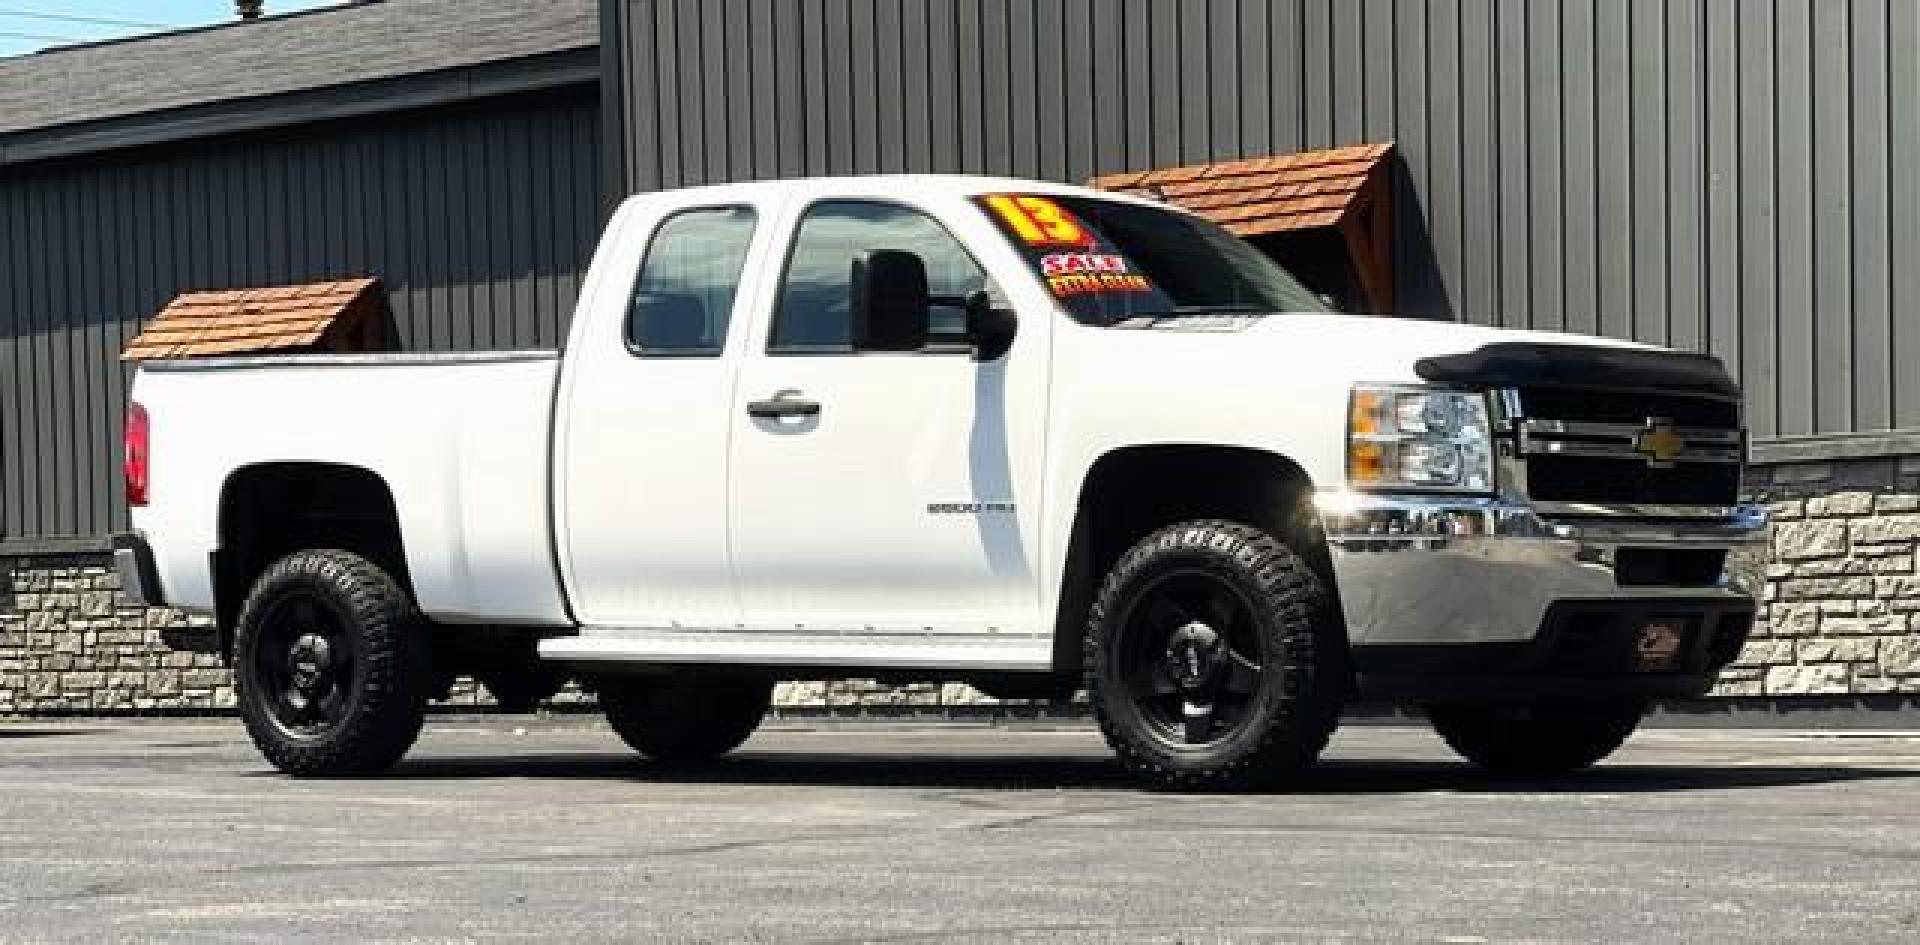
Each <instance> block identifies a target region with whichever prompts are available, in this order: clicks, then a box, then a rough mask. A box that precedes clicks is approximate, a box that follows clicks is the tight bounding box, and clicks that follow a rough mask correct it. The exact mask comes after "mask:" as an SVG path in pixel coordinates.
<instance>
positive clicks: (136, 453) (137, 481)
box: [125, 404, 153, 508]
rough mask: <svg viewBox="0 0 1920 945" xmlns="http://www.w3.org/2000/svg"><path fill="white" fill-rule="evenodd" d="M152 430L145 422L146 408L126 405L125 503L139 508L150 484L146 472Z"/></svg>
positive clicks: (147, 470)
mask: <svg viewBox="0 0 1920 945" xmlns="http://www.w3.org/2000/svg"><path fill="white" fill-rule="evenodd" d="M152 438H153V437H152V430H151V428H150V427H149V426H148V423H147V408H145V407H142V406H140V405H139V404H128V405H127V436H126V441H125V442H126V458H125V469H126V473H127V505H129V506H131V507H134V508H140V507H142V506H144V505H146V504H147V488H148V486H149V485H151V481H150V480H149V479H148V473H149V471H150V470H151V468H152V466H151V463H150V460H151V458H152V454H151V453H150V452H149V449H148V446H149V444H150V443H151V441H152Z"/></svg>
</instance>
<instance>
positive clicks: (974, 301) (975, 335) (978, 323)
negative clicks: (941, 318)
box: [964, 290, 1020, 361]
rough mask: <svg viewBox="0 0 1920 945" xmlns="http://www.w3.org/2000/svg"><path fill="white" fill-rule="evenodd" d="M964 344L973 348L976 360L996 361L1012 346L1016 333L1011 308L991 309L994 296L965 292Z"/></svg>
mask: <svg viewBox="0 0 1920 945" xmlns="http://www.w3.org/2000/svg"><path fill="white" fill-rule="evenodd" d="M964 305H965V308H966V312H967V343H968V344H970V345H972V346H973V359H974V360H975V361H998V360H999V359H1000V356H1001V355H1004V354H1006V353H1007V349H1009V348H1012V347H1013V336H1014V335H1015V334H1017V333H1018V332H1019V328H1020V322H1019V319H1017V318H1015V317H1014V314H1013V309H1010V308H994V307H993V296H991V295H988V294H987V293H986V292H985V291H984V290H982V291H977V292H969V293H967V298H966V302H965V303H964Z"/></svg>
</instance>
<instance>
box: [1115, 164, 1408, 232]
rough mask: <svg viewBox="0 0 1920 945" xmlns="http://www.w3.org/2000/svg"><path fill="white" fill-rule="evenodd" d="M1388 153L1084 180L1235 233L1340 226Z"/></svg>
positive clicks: (1171, 169)
mask: <svg viewBox="0 0 1920 945" xmlns="http://www.w3.org/2000/svg"><path fill="white" fill-rule="evenodd" d="M1392 150H1393V145H1392V144H1363V145H1357V146H1355V147H1350V148H1334V149H1332V150H1328V151H1302V152H1300V153H1298V154H1282V155H1275V156H1273V157H1262V158H1248V159H1246V160H1240V161H1226V162H1222V163H1219V164H1195V165H1191V166H1188V167H1168V168H1162V169H1160V170H1156V171H1135V172H1131V173H1125V174H1106V175H1103V176H1100V177H1096V178H1094V179H1093V180H1091V181H1088V182H1087V183H1088V185H1089V186H1092V187H1098V188H1101V189H1103V190H1117V191H1120V192H1122V193H1133V194H1143V195H1148V196H1153V197H1158V198H1160V199H1164V200H1166V201H1167V202H1168V203H1171V204H1175V205H1177V206H1181V207H1185V208H1186V209H1188V210H1192V211H1193V212H1195V213H1198V214H1200V215H1201V216H1203V217H1206V218H1207V219H1209V220H1212V221H1214V222H1215V223H1218V224H1220V225H1222V226H1224V227H1226V228H1227V229H1228V230H1229V231H1231V232H1233V233H1234V235H1236V236H1259V235H1261V234H1265V233H1284V232H1287V231H1289V230H1305V229H1312V228H1315V227H1323V226H1333V225H1334V224H1337V223H1339V222H1340V219H1341V218H1342V217H1344V216H1345V215H1346V213H1347V211H1348V210H1349V209H1351V208H1352V207H1353V206H1354V204H1355V203H1356V202H1357V201H1358V200H1359V197H1360V195H1361V194H1362V193H1363V191H1364V188H1365V186H1366V183H1367V181H1368V179H1369V178H1370V177H1371V176H1372V174H1373V171H1374V169H1375V168H1376V167H1379V166H1380V163H1381V162H1382V161H1384V160H1386V157H1387V155H1388V154H1389V153H1390V152H1392Z"/></svg>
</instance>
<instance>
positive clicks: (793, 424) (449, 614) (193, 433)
mask: <svg viewBox="0 0 1920 945" xmlns="http://www.w3.org/2000/svg"><path fill="white" fill-rule="evenodd" d="M134 401H135V403H134V404H133V406H132V407H131V408H130V411H131V413H130V418H129V423H128V450H127V467H128V468H127V481H128V487H129V499H130V501H131V504H132V506H133V521H134V526H135V529H136V530H135V531H134V532H131V533H129V534H127V535H124V536H121V537H120V538H119V539H118V554H119V558H120V563H121V567H122V570H123V573H124V575H125V578H126V584H127V587H128V588H129V589H130V592H131V593H132V594H134V595H136V596H140V597H143V598H144V599H146V600H149V601H151V602H154V603H165V604H168V605H172V606H179V607H185V608H190V609H195V610H202V611H207V612H210V613H212V614H214V615H216V617H217V620H216V624H217V627H218V636H217V639H211V640H208V641H206V642H205V644H204V645H206V646H208V647H217V648H218V649H219V651H220V652H222V653H224V654H226V656H227V657H228V658H229V660H230V662H231V664H232V665H233V667H234V669H235V671H236V674H237V694H238V699H239V704H240V709H241V712H242V715H243V717H244V718H245V721H246V724H247V727H248V729H249V730H250V732H251V734H252V736H253V738H254V740H255V742H256V744H258V746H259V747H260V749H261V750H262V752H263V753H264V754H265V755H266V757H267V758H268V759H269V760H270V761H271V762H272V763H273V764H275V765H277V766H278V767H280V768H282V769H284V770H286V771H289V772H292V773H295V774H333V773H342V772H357V771H370V770H376V769H381V768H384V767H386V766H388V765H391V764H392V763H393V762H395V761H396V760H398V759H399V758H400V757H401V755H402V754H403V753H404V752H405V751H406V750H407V748H408V747H409V746H410V745H411V744H412V742H413V740H414V738H415V736H416V735H417V733H418V731H419V729H420V726H421V720H422V715H423V712H424V707H425V705H426V704H427V703H428V702H429V701H431V700H432V699H434V698H436V697H437V696H440V695H443V694H444V693H445V692H446V691H447V689H448V687H449V686H450V685H451V683H452V681H453V679H454V678H455V677H456V676H459V675H469V676H473V677H476V678H478V679H479V680H481V681H482V682H483V683H484V684H485V685H486V686H487V687H488V688H489V689H490V690H491V691H492V692H493V693H494V695H495V696H496V697H498V698H499V699H500V701H501V702H503V703H504V704H506V705H508V706H518V707H525V706H528V705H531V704H532V703H534V702H537V701H538V700H540V699H541V698H544V697H545V696H546V695H549V694H551V693H552V692H554V691H556V690H557V688H558V687H559V686H560V685H561V684H562V683H564V682H565V681H566V680H567V679H569V678H573V679H579V680H580V681H581V682H582V683H583V684H584V685H586V686H588V687H589V688H591V689H593V690H594V691H596V692H597V694H598V698H599V701H600V703H601V705H602V706H603V707H604V709H605V711H606V714H607V716H608V718H609V719H610V720H611V722H612V724H613V726H614V727H615V729H616V730H617V731H618V732H619V734H620V735H621V736H622V737H624V738H625V739H626V740H627V742H628V743H630V744H631V745H632V746H634V747H635V748H636V749H637V750H639V751H640V752H643V753H645V754H646V755H649V756H652V757H656V758H661V759H682V758H698V757H705V756H711V755H716V754H719V753H722V752H725V751H727V750H729V749H731V748H733V747H735V746H736V745H738V744H739V743H741V742H742V741H744V740H745V739H746V738H747V737H748V736H749V735H750V734H751V733H752V731H753V729H754V727H755V726H756V725H757V724H758V723H759V721H760V719H761V717H762V715H763V714H764V713H765V711H766V709H767V707H768V702H769V696H770V692H771V690H772V687H773V685H774V683H775V682H776V681H779V680H785V679H796V678H802V679H804V678H822V677H834V676H858V677H878V678H881V679H886V680H894V681H908V680H963V681H966V682H970V683H972V684H974V685H976V686H978V687H979V688H981V689H982V690H984V691H986V692H987V693H989V694H994V695H1001V696H1006V697H1014V698H1063V697H1066V696H1069V695H1071V694H1073V693H1074V692H1076V691H1077V690H1080V689H1083V688H1084V689H1085V690H1087V691H1088V693H1089V698H1090V701H1091V704H1092V708H1093V711H1094V712H1095V714H1096V715H1097V717H1098V719H1099V721H1100V723H1101V726H1102V729H1103V730H1104V732H1105V734H1106V736H1107V738H1108V740H1109V742H1110V743H1111V744H1112V745H1113V747H1114V749H1115V750H1116V751H1117V753H1118V754H1119V756H1120V757H1121V759H1122V760H1123V761H1124V762H1125V763H1126V764H1127V765H1128V766H1129V767H1130V768H1131V769H1132V770H1134V771H1136V772H1137V773H1139V774H1141V775H1143V776H1146V777H1149V778H1151V779H1155V780H1158V781H1160V782H1162V783H1166V784H1173V785H1181V786H1194V787H1206V786H1227V785H1241V784H1249V783H1255V782H1263V781H1268V780H1271V779H1272V778H1274V777H1275V776H1278V775H1281V774H1283V773H1285V772H1287V771H1290V770H1294V769H1297V768H1299V767H1301V766H1304V765H1306V764H1309V763H1311V761H1312V760H1313V759H1314V758H1315V756H1316V755H1317V754H1318V752H1319V751H1320V750H1321V748H1322V747H1323V746H1324V744H1325V742H1326V740H1327V738H1328V736H1329V734H1330V733H1331V732H1332V731H1333V729H1334V726H1335V725H1336V723H1337V721H1338V719H1339V717H1340V714H1341V709H1342V707H1343V706H1344V705H1346V704H1347V703H1349V702H1351V701H1354V700H1358V699H1366V700H1392V701H1397V702H1403V703H1408V704H1412V705H1418V706H1423V707H1425V708H1426V710H1427V712H1428V714H1429V715H1430V717H1431V718H1432V720H1433V721H1434V723H1435V724H1436V726H1437V727H1438V729H1439V731H1440V732H1441V733H1442V734H1443V735H1444V736H1445V737H1446V738H1447V740H1448V741H1449V742H1451V743H1452V744H1453V745H1454V746H1455V747H1456V748H1457V749H1459V750H1460V751H1461V752H1462V753H1463V754H1464V755H1466V756H1467V757H1468V758H1470V759H1472V760H1474V761H1477V762H1479V763H1481V764H1482V765H1485V766H1487V767H1489V768H1492V769H1495V770H1501V771H1511V772H1552V771H1564V770H1571V769H1574V768H1578V767H1582V766H1585V765H1587V764H1591V763H1592V762H1594V761H1596V760H1598V759H1600V758H1601V757H1603V756H1605V755H1606V754H1608V753H1609V752H1611V751H1612V750H1613V749H1614V748H1615V747H1617V746H1618V745H1619V744H1620V743H1621V742H1622V741H1623V740H1624V739H1625V738H1626V737H1627V736H1628V734H1630V733H1631V731H1632V730H1633V728H1634V726H1635V725H1636V724H1637V723H1638V721H1639V720H1640V718H1641V715H1642V713H1643V711H1644V709H1645V707H1646V705H1647V703H1648V701H1649V700H1651V699H1653V698H1657V697H1666V696H1687V695H1693V694H1698V693H1700V692H1702V691H1704V690H1705V689H1706V688H1707V687H1708V686H1710V685H1711V684H1712V681H1713V679H1714V676H1715V673H1716V672H1717V671H1718V670H1719V668H1720V667H1722V666H1723V665H1725V664H1726V663H1727V662H1729V661H1730V660H1731V659H1732V658H1733V657H1734V655H1735V654H1736V653H1737V652H1738V650H1739V649H1740V646H1741V644H1742V642H1743V641H1744V640H1745V638H1746V635H1747V633H1748V630H1749V627H1750V624H1751V622H1752V619H1753V612H1754V602H1753V598H1752V596H1751V593H1750V591H1751V588H1750V586H1749V585H1748V584H1747V583H1745V581H1744V580H1743V576H1744V575H1746V574H1747V571H1746V570H1745V569H1744V568H1743V567H1741V566H1740V562H1741V561H1742V560H1743V559H1744V558H1745V557H1747V556H1748V553H1749V552H1751V550H1752V547H1753V545H1754V544H1755V543H1756V542H1759V541H1762V540H1763V539H1764V537H1765V522H1764V518H1763V516H1762V514H1761V513H1760V512H1759V511H1757V510H1756V509H1754V508H1751V507H1746V506H1742V505H1741V504H1739V501H1738V495H1739V490H1740V481H1741V468H1742V462H1743V459H1744V453H1745V447H1746V443H1745V434H1744V432H1743V430H1742V424H1741V415H1740V392H1739V390H1738V389H1737V388H1736V387H1735V386H1734V384H1733V383H1732V382H1731V380H1730V379H1729V378H1728V376H1727V374H1726V372H1725V371H1724V369H1723V368H1722V367H1721V366H1720V364H1719V363H1718V362H1717V361H1715V360H1713V359H1712V358H1709V357H1705V356H1701V355H1695V354H1686V353H1680V352H1673V351H1665V350H1660V349H1655V348H1648V347H1644V346H1637V345H1630V344H1625V343H1621V342H1613V341H1606V340H1601V339H1596V338H1585V337H1573V336H1563V335H1550V334H1538V333H1522V332H1511V331H1498V330H1491V329H1485V328H1477V327H1470V326H1466V325H1460V324H1443V323H1435V322H1427V321H1414V320H1398V319H1386V318H1369V317H1355V316H1348V315H1341V314H1337V313H1334V312H1331V311H1327V310H1326V306H1325V304H1324V303H1323V302H1322V301H1321V300H1320V299H1319V298H1317V297H1315V296H1314V295H1313V294H1311V293H1309V292H1307V291H1305V290H1304V289H1303V288H1302V287H1301V286H1300V285H1299V284H1298V283H1297V282H1295V280H1294V279H1293V278H1292V277H1291V276H1289V275H1288V274H1287V273H1286V272H1285V271H1284V270H1283V269H1281V268H1280V267H1279V266H1278V265H1276V264H1275V263H1274V262H1272V261H1271V260H1270V259H1268V258H1267V257H1266V256H1264V255H1262V254H1261V253H1260V252H1259V251H1257V250H1256V249H1254V248H1253V247H1252V246H1250V245H1248V244H1247V243H1245V242H1242V241H1241V240H1239V239H1236V238H1234V237H1233V236H1230V235H1229V234H1227V233H1226V232H1225V231H1224V230H1222V229H1220V228H1219V227H1217V226H1215V225H1213V224H1211V223H1208V222H1206V221H1204V220H1201V219H1199V218H1198V217H1195V216H1193V215H1191V214H1188V213H1185V212H1183V211H1180V210H1177V209H1174V208H1170V207H1167V206H1163V205H1161V204H1158V203H1155V202H1151V201H1147V200H1142V199H1135V198H1131V197H1122V196H1115V195H1112V194H1107V193H1100V192H1095V191H1089V190H1083V189H1078V188H1072V187H1062V186H1058V185H1053V184H1042V183H1034V182H1029V181H1017V180H996V179H980V178H964V177H874V178H850V179H821V180H805V181H779V182H769V183H756V184H741V185H730V186H719V187H705V188H697V189H689V190H679V191H672V192H666V193H657V194H648V195H644V196H637V197H633V198H631V199H629V200H627V201H626V202H625V204H624V205H623V206H621V207H620V209H619V211H618V212H617V213H616V214H615V215H614V217H613V219H612V222H611V223H610V224H609V226H608V229H607V231H606V234H605V236H604V238H603V239H602V241H601V244H600V247H599V251H598V253H597V255H596V256H595V259H594V261H593V264H592V267H591V269H590V270H589V272H588V274H587V277H586V279H585V282H584V285H583V286H582V289H581V294H580V299H579V304H578V310H577V312H576V314H575V315H574V318H573V322H572V327H571V336H570V337H569V339H568V342H567V345H566V348H565V350H564V351H563V352H553V351H503V352H486V353H470V354H393V355H386V354H377V355H344V356H334V355H312V356H290V357H273V358H229V359H212V360H180V361H155V362H148V363H146V364H144V365H143V366H142V367H141V368H140V371H139V373H138V376H137V378H136V381H135V386H134Z"/></svg>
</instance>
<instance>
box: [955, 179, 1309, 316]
mask: <svg viewBox="0 0 1920 945" xmlns="http://www.w3.org/2000/svg"><path fill="white" fill-rule="evenodd" d="M977 199H978V200H979V203H980V205H981V206H982V207H984V208H985V209H986V210H987V215H988V216H990V217H992V218H993V220H994V222H996V223H998V224H999V226H1000V229H1001V231H1002V232H1004V233H1005V234H1006V235H1007V238H1008V239H1010V240H1012V241H1013V244H1014V245H1015V246H1016V247H1018V248H1019V249H1020V250H1021V252H1022V255H1024V256H1025V257H1026V259H1027V262H1028V264H1029V265H1031V266H1033V269H1034V271H1035V272H1037V273H1039V274H1040V278H1041V279H1042V280H1043V281H1045V282H1046V284H1047V288H1048V290H1049V291H1051V292H1052V293H1053V296H1054V298H1056V299H1058V300H1059V301H1060V305H1061V306H1062V307H1063V308H1065V309H1066V310H1067V311H1068V312H1069V313H1070V314H1072V315H1073V317H1074V318H1075V319H1078V320H1079V321H1081V322H1084V323H1086V324H1089V325H1116V326H1118V325H1137V324H1152V323H1154V322H1157V321H1160V320H1162V319H1168V318H1179V317H1183V316H1189V315H1221V314H1245V315H1261V314H1269V313H1274V312H1325V311H1329V309H1328V307H1327V304H1326V303H1325V302H1322V301H1321V300H1320V299H1319V298H1318V297H1317V296H1315V295H1314V294H1313V293H1311V292H1309V291H1307V290H1306V289H1305V288H1303V287H1302V286H1301V285H1300V283H1299V282H1297V281H1295V280H1294V278H1293V276H1291V275H1289V274H1288V273H1287V271H1286V270H1285V269H1282V268H1280V266H1279V264H1278V263H1275V262H1274V261H1273V260H1271V259H1268V258H1267V257H1266V255H1265V254H1263V253H1261V252H1260V251H1259V250H1257V249H1254V248H1253V247H1252V246H1251V245H1249V244H1248V243H1247V242H1246V241H1244V240H1242V239H1240V238H1239V237H1236V236H1234V235H1233V234H1231V233H1228V232H1227V231H1226V230H1224V229H1221V228H1220V227H1219V226H1217V225H1215V224H1213V223H1210V222H1208V221H1206V220H1202V219H1200V218H1198V217H1195V216H1192V215H1190V214H1186V213H1180V212H1177V211H1174V210H1169V209H1165V208H1161V207H1151V206H1143V205H1141V204H1135V203H1123V202H1121V201H1117V200H1101V199H1098V198H1093V197H1058V196H1044V197H1043V196H1036V195H1030V194H991V195H988V196H984V197H980V198H977Z"/></svg>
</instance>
